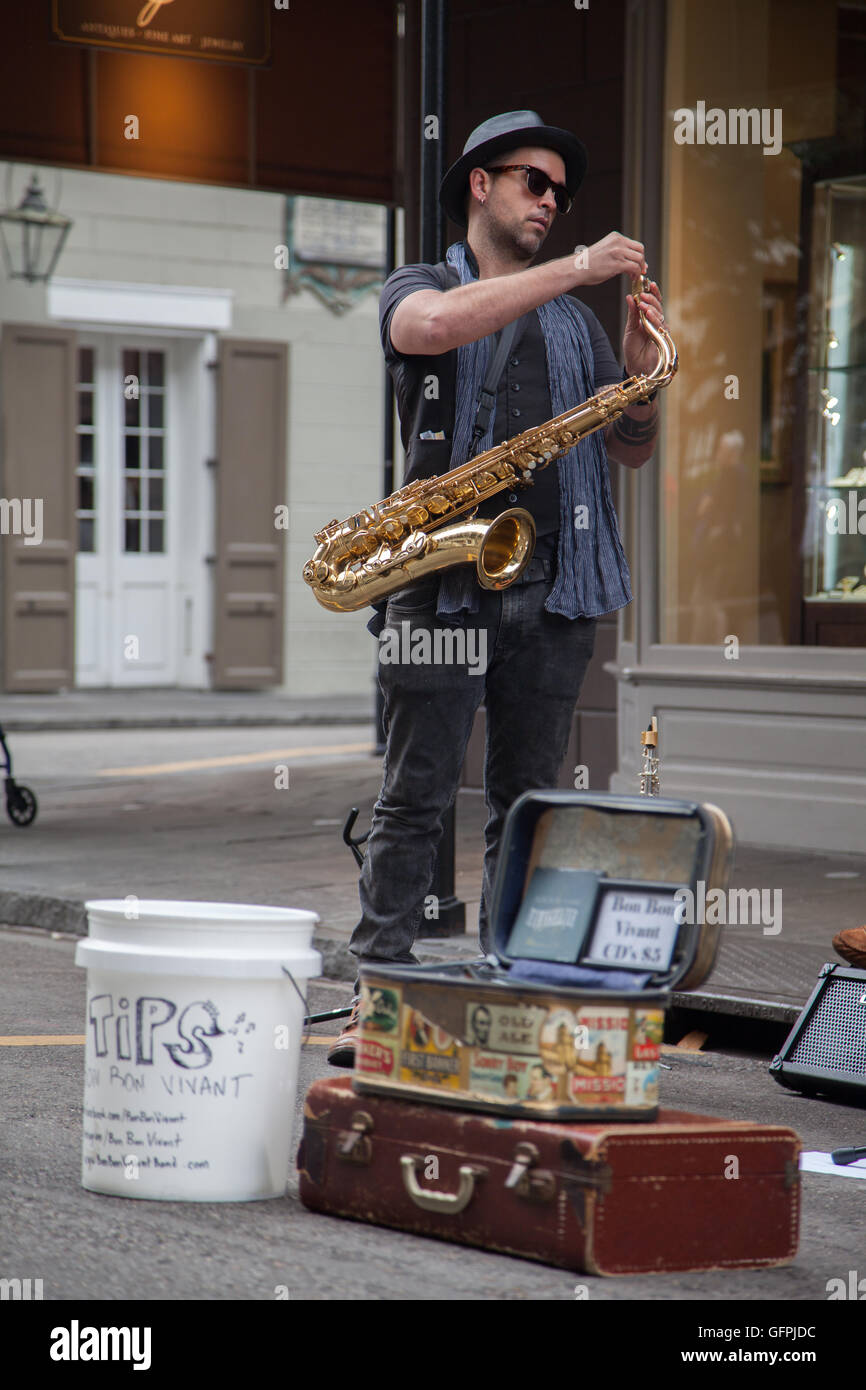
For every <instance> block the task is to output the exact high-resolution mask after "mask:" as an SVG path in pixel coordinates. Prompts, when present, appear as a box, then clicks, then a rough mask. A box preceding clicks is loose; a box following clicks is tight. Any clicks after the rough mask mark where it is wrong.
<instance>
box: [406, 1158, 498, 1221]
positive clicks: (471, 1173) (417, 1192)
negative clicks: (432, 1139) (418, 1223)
mask: <svg viewBox="0 0 866 1390" xmlns="http://www.w3.org/2000/svg"><path fill="white" fill-rule="evenodd" d="M423 1163H424V1159H423V1158H422V1157H421V1155H420V1154H403V1155H402V1157H401V1159H400V1167H401V1168H402V1170H403V1186H404V1187H405V1189H406V1191H407V1192H408V1194H409V1196H410V1197H411V1199H412V1201H413V1202H414V1203H415V1205H416V1207H420V1208H421V1210H422V1211H436V1212H439V1213H441V1214H443V1215H446V1216H457V1215H458V1214H459V1213H460V1212H461V1211H465V1210H466V1208H467V1207H468V1206H469V1203H470V1202H471V1201H472V1197H473V1194H474V1192H475V1180H476V1178H483V1177H486V1176H487V1169H486V1168H479V1167H478V1166H477V1164H469V1163H463V1164H461V1166H460V1186H459V1187H458V1189H457V1191H456V1192H431V1191H430V1190H429V1188H426V1187H419V1186H418V1179H417V1178H416V1176H415V1174H416V1172H417V1170H418V1169H419V1168H420V1167H421V1166H422V1165H423Z"/></svg>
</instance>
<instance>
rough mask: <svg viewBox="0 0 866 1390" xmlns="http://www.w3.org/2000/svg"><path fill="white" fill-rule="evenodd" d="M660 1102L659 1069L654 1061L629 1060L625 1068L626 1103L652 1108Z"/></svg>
mask: <svg viewBox="0 0 866 1390" xmlns="http://www.w3.org/2000/svg"><path fill="white" fill-rule="evenodd" d="M658 1102H659V1069H658V1067H657V1066H656V1065H655V1063H654V1062H629V1063H628V1065H627V1066H626V1069H625V1103H626V1105H629V1106H635V1107H638V1106H639V1107H641V1108H642V1109H647V1110H649V1109H651V1108H652V1107H653V1106H654V1105H658Z"/></svg>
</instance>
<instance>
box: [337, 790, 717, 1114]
mask: <svg viewBox="0 0 866 1390" xmlns="http://www.w3.org/2000/svg"><path fill="white" fill-rule="evenodd" d="M732 848H733V833H732V831H731V827H730V824H729V822H728V819H727V817H726V816H725V814H724V812H722V811H720V810H719V809H718V807H715V806H710V805H700V804H697V803H694V802H689V801H675V800H663V799H662V798H660V797H655V798H649V797H635V796H631V797H629V796H614V795H612V794H610V793H608V792H565V791H530V792H525V793H524V794H523V796H520V797H518V799H517V800H516V801H515V802H514V805H513V806H512V807H511V809H510V810H509V812H508V816H507V819H506V823H505V827H504V830H503V837H502V849H501V851H500V855H499V863H498V867H497V873H496V883H495V886H494V892H493V902H492V907H491V917H490V921H491V931H492V947H493V953H494V954H493V955H492V956H490V957H489V958H488V959H487V960H482V961H478V962H467V963H465V964H460V963H458V964H452V965H445V966H433V967H424V968H421V967H419V966H411V965H374V964H371V963H369V962H365V963H364V964H362V966H361V1023H360V1029H359V1033H358V1051H357V1055H356V1058H355V1074H354V1087H355V1090H356V1091H357V1092H358V1093H359V1094H362V1095H367V1094H375V1095H396V1096H404V1097H412V1098H413V1099H416V1100H423V1101H426V1102H428V1103H430V1104H435V1105H445V1106H449V1107H451V1108H458V1109H459V1108H463V1109H466V1110H477V1111H481V1112H486V1113H490V1114H499V1115H506V1116H509V1117H511V1118H512V1119H518V1118H519V1119H524V1120H535V1119H549V1120H579V1121H581V1122H583V1121H589V1122H595V1121H601V1120H616V1121H617V1122H618V1121H620V1120H631V1121H641V1122H643V1123H649V1122H651V1121H653V1120H655V1119H656V1117H657V1115H658V1106H659V1071H658V1060H659V1048H660V1046H661V1041H662V1035H663V1032H664V1016H665V1008H666V1006H667V1004H668V1002H669V998H670V991H671V990H672V989H678V990H684V989H691V988H694V987H695V986H696V985H699V984H701V982H702V981H703V980H704V979H706V977H707V975H708V974H709V973H710V971H711V969H712V967H713V962H714V960H715V956H716V952H717V950H718V946H719V938H720V932H721V927H720V925H719V923H718V921H717V920H715V921H711V922H707V921H705V920H703V918H704V916H705V915H709V914H703V913H702V912H700V911H699V912H698V913H697V917H698V919H699V920H695V916H696V914H695V911H694V906H695V903H696V902H698V903H703V902H704V900H705V895H706V890H707V888H710V889H724V888H725V887H726V886H727V880H728V873H729V869H730V861H731V853H732ZM723 920H724V919H723Z"/></svg>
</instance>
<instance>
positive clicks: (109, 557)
mask: <svg viewBox="0 0 866 1390" xmlns="http://www.w3.org/2000/svg"><path fill="white" fill-rule="evenodd" d="M172 368H173V363H172V344H171V343H170V342H168V341H163V340H158V339H154V338H149V337H142V338H136V337H135V335H134V334H130V335H128V336H126V335H123V336H121V335H119V334H117V335H116V334H105V335H92V336H91V335H80V336H79V338H78V352H77V386H76V395H77V401H76V405H77V424H76V472H77V479H76V482H77V493H76V503H77V508H76V520H77V531H78V535H77V545H78V551H77V559H76V684H77V685H79V686H101V687H104V686H145V685H163V686H171V685H175V684H176V683H177V680H178V664H179V636H180V634H179V632H178V615H177V611H176V610H177V577H178V574H177V572H178V563H179V556H178V547H179V544H180V531H181V526H180V520H181V519H180V517H179V516H178V514H177V512H178V507H177V505H176V503H177V501H178V500H179V498H180V495H181V494H180V489H179V486H178V478H177V470H178V452H179V451H178V448H177V434H178V430H177V423H178V422H177V415H176V411H177V395H178V392H177V383H176V381H175V379H174V376H173V371H172Z"/></svg>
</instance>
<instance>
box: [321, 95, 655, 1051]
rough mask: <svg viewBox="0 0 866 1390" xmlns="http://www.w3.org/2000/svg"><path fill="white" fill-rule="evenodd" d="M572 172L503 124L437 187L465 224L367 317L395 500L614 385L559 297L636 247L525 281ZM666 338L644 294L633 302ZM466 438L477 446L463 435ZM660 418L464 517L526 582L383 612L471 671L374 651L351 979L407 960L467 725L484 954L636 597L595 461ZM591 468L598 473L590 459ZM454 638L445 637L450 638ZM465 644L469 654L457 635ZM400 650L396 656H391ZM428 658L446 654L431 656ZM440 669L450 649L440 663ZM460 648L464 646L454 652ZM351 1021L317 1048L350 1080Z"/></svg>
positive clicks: (560, 148) (566, 158)
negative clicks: (375, 754)
mask: <svg viewBox="0 0 866 1390" xmlns="http://www.w3.org/2000/svg"><path fill="white" fill-rule="evenodd" d="M585 170H586V152H585V150H584V147H583V145H582V144H581V143H580V141H579V140H577V139H576V138H575V137H574V136H573V135H571V134H569V133H568V132H567V131H564V130H560V129H558V128H556V127H552V126H546V125H545V124H544V122H543V121H542V120H541V117H540V116H539V115H537V113H536V112H534V111H510V112H507V113H505V114H504V115H501V116H495V117H493V118H492V119H491V120H488V121H485V122H484V123H483V124H482V125H480V126H479V127H478V128H477V129H476V130H475V131H473V132H472V134H471V135H470V137H469V139H468V140H467V142H466V145H465V146H464V150H463V154H462V156H461V158H460V159H458V160H457V161H456V163H455V164H454V165H453V166H452V167H451V168H450V169H449V170H448V173H447V174H446V175H445V177H444V179H443V180H442V186H441V189H440V192H439V199H440V203H441V205H442V207H443V209H444V210H445V211H446V212H447V213H448V215H449V217H450V218H451V219H452V221H454V222H456V223H457V224H458V225H459V226H466V227H467V229H468V230H467V235H466V239H465V241H462V242H456V243H455V244H454V245H453V246H451V247H449V250H448V253H447V256H446V261H445V263H443V264H440V265H439V266H425V265H418V266H404V267H401V268H400V269H399V270H397V271H395V272H394V274H393V275H391V276H390V277H389V279H388V281H387V283H386V284H385V286H384V289H383V291H382V297H381V301H380V329H381V335H382V347H383V350H384V353H385V360H386V362H387V364H388V368H389V370H390V372H391V375H392V377H393V379H394V382H395V387H396V392H397V403H398V408H399V412H400V422H401V433H402V437H403V443H404V446H405V448H406V452H407V465H408V466H407V475H406V477H407V481H411V480H413V479H415V478H417V477H433V476H436V475H438V474H441V473H446V472H448V471H449V470H450V469H451V468H453V467H456V466H458V465H460V464H462V463H464V462H465V461H466V459H467V458H468V457H470V456H471V455H472V453H473V452H479V453H480V452H483V451H484V450H485V449H487V448H489V447H491V446H492V445H493V444H498V443H500V442H502V441H504V440H506V439H509V438H511V437H512V436H513V435H515V434H519V433H521V432H522V431H523V430H526V429H528V428H530V427H531V426H533V425H539V424H542V423H543V422H544V421H546V420H549V419H551V418H552V417H553V416H554V415H557V414H559V413H561V412H562V411H563V410H565V409H567V408H569V407H571V406H573V405H577V404H579V402H580V401H582V400H585V399H587V398H588V397H590V396H592V395H594V394H595V393H596V391H597V390H599V389H600V388H601V387H602V386H604V385H607V384H609V383H612V382H615V381H619V380H621V373H620V368H619V366H618V365H617V362H616V358H615V356H614V353H613V350H612V348H611V346H610V343H609V341H608V339H607V337H606V335H605V333H604V331H603V329H602V327H601V325H600V324H599V322H598V320H597V318H596V317H595V315H594V314H593V313H592V312H591V311H590V310H589V309H588V308H586V306H584V305H580V304H579V303H578V302H577V301H575V300H573V299H571V298H570V297H569V296H568V294H567V292H568V291H570V290H572V289H574V288H575V287H577V286H580V285H586V284H599V283H601V282H602V281H605V280H609V279H611V278H612V277H613V276H616V275H627V276H629V277H633V276H636V275H639V274H641V273H643V272H645V271H646V262H645V260H644V254H643V253H644V248H643V246H642V244H641V243H640V242H638V241H632V240H630V239H629V238H628V237H625V236H622V235H621V234H620V233H619V232H610V233H609V234H608V235H607V236H606V237H604V238H603V240H601V241H599V242H597V243H596V244H595V245H594V246H591V247H589V248H588V250H585V251H583V252H582V253H581V254H579V255H577V256H575V255H569V256H565V257H562V258H560V259H558V260H553V261H550V262H548V263H547V264H545V265H540V266H535V267H532V265H531V263H532V261H533V260H534V258H535V256H536V255H537V253H538V251H539V250H540V248H541V246H542V245H543V243H544V241H545V239H546V237H547V235H548V233H549V231H550V228H551V226H552V223H553V219H554V217H555V216H557V215H565V214H566V212H567V211H568V209H569V207H570V204H571V199H572V198H573V197H574V194H575V193H576V192H577V189H578V187H579V185H580V183H581V181H582V179H583V176H584V173H585ZM626 302H627V304H628V322H627V324H626V328H625V334H624V337H623V357H624V361H625V371H626V374H627V375H629V376H630V375H633V374H634V373H637V372H643V371H648V370H650V369H651V368H652V367H653V366H654V365H655V363H656V361H657V351H656V349H655V347H654V345H653V343H652V341H651V339H650V338H649V336H648V335H647V334H646V333H645V332H644V330H643V329H642V327H641V325H640V319H639V315H638V311H637V306H636V304H635V302H634V299H633V298H632V296H630V295H628V296H627V297H626ZM642 307H643V309H644V312H645V314H646V316H647V318H648V320H650V321H651V322H652V323H654V324H656V325H658V324H659V323H661V322H663V319H662V306H661V298H660V296H659V293H658V288H657V286H653V287H652V290H651V294H650V295H649V296H644V297H643V303H642ZM515 320H519V323H518V327H517V330H516V336H515V338H514V341H513V343H512V345H511V349H510V352H509V357H508V362H507V365H506V367H505V369H504V370H503V372H502V376H501V378H500V380H499V383H498V386H497V388H496V395H495V409H494V410H493V412H492V415H490V417H489V418H488V420H487V421H486V422H484V421H483V417H482V418H481V420H480V421H479V417H478V415H477V407H478V404H479V400H480V399H481V388H482V386H483V384H484V377H485V373H486V371H487V368H488V365H489V361H490V342H489V341H488V339H489V338H490V335H493V334H498V333H499V332H500V330H502V329H503V328H505V326H506V325H508V324H511V323H512V322H514V321H515ZM476 424H478V425H479V428H480V429H481V435H480V438H478V437H476ZM656 429H657V408H656V406H655V404H653V403H649V404H642V405H639V406H634V407H631V408H630V409H629V410H628V411H627V412H626V413H625V415H624V416H622V417H620V419H619V420H618V421H616V422H615V423H614V424H612V425H611V426H609V427H608V428H607V429H606V430H605V431H604V435H603V436H602V432H601V431H599V432H597V433H596V434H594V435H592V436H589V437H587V438H586V439H584V440H582V441H581V442H580V443H579V444H578V445H577V447H576V448H574V449H572V450H571V451H570V452H569V453H568V454H567V455H565V456H564V457H563V458H562V459H560V460H559V461H558V463H553V464H549V465H548V467H547V468H546V469H544V470H543V471H539V472H537V474H536V478H535V482H534V485H533V486H532V487H530V488H528V489H526V490H525V491H524V490H521V493H520V495H519V496H518V493H517V492H508V491H503V492H499V493H497V494H496V495H495V496H494V497H492V498H490V499H488V501H487V502H486V503H485V504H482V505H481V506H480V507H479V508H478V514H479V516H481V517H485V518H486V517H491V516H495V515H497V514H498V513H499V512H501V511H503V510H506V509H508V508H510V507H512V506H514V504H515V503H516V502H518V500H519V502H520V504H521V506H523V507H525V508H526V510H528V511H530V512H531V513H532V515H533V517H534V520H535V524H536V531H537V543H536V548H535V552H534V556H533V559H532V561H531V563H530V565H529V567H528V568H527V570H526V571H525V573H524V574H523V575H522V576H521V579H520V580H519V581H518V582H517V583H515V584H513V585H512V586H510V587H509V588H507V589H505V590H502V591H492V590H485V589H482V588H481V586H480V585H479V584H478V581H477V577H476V575H475V571H474V569H473V568H472V567H471V566H469V565H458V566H455V567H454V568H452V569H450V570H446V571H443V573H442V574H441V576H439V575H434V576H431V577H428V578H426V579H422V580H420V581H416V582H415V583H414V584H410V585H408V586H407V587H406V588H404V589H402V590H400V591H398V592H397V593H395V594H393V595H392V596H391V598H390V599H389V600H388V603H387V606H386V609H385V613H384V615H383V614H382V613H381V612H379V613H377V616H376V617H375V618H374V619H373V620H372V621H371V623H370V624H369V627H370V631H371V632H373V633H374V634H375V635H376V636H379V635H380V634H381V635H382V636H383V637H385V636H388V637H389V638H390V637H391V636H392V635H393V633H394V631H395V629H396V630H400V629H403V630H404V631H405V633H406V634H407V635H408V636H409V638H410V640H411V643H412V645H413V647H414V643H415V638H416V636H417V635H419V634H420V635H421V644H420V645H419V647H418V650H422V651H423V650H424V647H423V643H424V634H426V635H427V638H428V639H430V640H429V642H428V650H429V651H431V652H435V651H436V650H437V649H436V646H435V645H434V643H433V641H432V638H433V637H434V636H436V635H437V634H438V636H439V637H440V638H441V637H442V633H441V631H440V629H442V628H457V629H458V630H462V632H463V634H465V642H464V649H463V650H464V656H466V654H467V653H468V651H469V650H470V645H471V649H472V651H473V653H475V654H476V655H477V654H478V653H479V652H483V654H484V658H485V660H484V662H483V669H482V663H479V662H477V661H476V662H475V663H471V662H470V661H469V660H468V659H465V660H463V661H462V662H460V661H456V660H440V661H428V662H427V664H422V665H419V664H417V663H413V662H412V661H411V660H405V658H404V659H403V660H402V661H395V660H394V659H393V649H394V644H393V643H391V644H390V645H389V648H388V650H389V653H390V655H389V657H388V659H387V660H386V659H385V648H384V647H383V648H382V649H381V651H380V657H381V658H382V659H380V663H379V683H380V686H381V689H382V693H383V699H384V725H385V731H386V736H387V747H386V753H385V761H384V769H383V782H382V790H381V792H380V795H379V800H378V801H377V803H376V807H375V809H374V812H373V825H372V829H371V832H370V836H369V839H368V841H367V853H366V858H365V860H364V866H363V869H362V871H361V879H360V884H359V892H360V899H361V919H360V921H359V922H358V924H357V926H356V928H355V931H354V933H353V935H352V939H351V941H350V944H349V949H350V950H351V951H352V953H353V955H354V956H355V957H356V959H357V960H358V962H359V965H360V964H361V963H363V962H364V961H369V962H371V963H373V962H377V963H381V962H382V961H390V962H395V963H408V964H411V963H414V962H415V957H414V956H413V954H412V945H413V942H414V940H415V937H416V934H417V932H418V929H419V927H420V925H421V922H422V919H423V910H424V902H425V898H426V895H427V894H428V892H429V888H430V882H431V877H432V872H433V866H434V861H435V855H436V850H437V846H438V842H439V838H440V836H441V831H442V821H443V817H444V815H445V813H446V811H447V810H448V808H449V806H450V805H451V803H452V802H453V800H454V798H455V796H456V793H457V786H458V781H459V777H460V771H461V768H462V765H463V757H464V753H465V750H466V744H467V742H468V739H469V735H470V733H471V730H472V723H473V719H474V716H475V712H476V710H477V708H478V706H479V705H480V704H481V701H482V700H484V702H485V706H486V711H487V748H486V761H485V793H486V797H487V806H488V810H489V819H488V822H487V825H486V827H485V842H486V853H485V859H484V881H483V890H482V898H481V907H480V911H479V935H480V939H481V945H482V948H483V950H484V951H485V952H486V951H488V950H489V948H490V939H489V930H488V912H489V905H490V898H491V891H492V885H493V876H494V872H495V868H496V860H497V855H498V849H499V838H500V834H501V830H502V825H503V822H504V818H505V814H506V812H507V811H508V808H509V807H510V806H511V804H512V802H513V801H514V800H515V799H516V797H518V796H519V795H520V794H521V793H522V792H524V791H526V790H527V789H528V788H530V787H549V786H555V785H556V783H557V781H558V777H559V769H560V765H561V763H562V759H563V757H564V755H565V750H566V746H567V743H568V736H569V731H570V728H571V722H572V716H573V712H574V706H575V703H576V701H577V697H578V693H579V691H580V686H581V682H582V680H583V677H584V673H585V671H586V668H587V665H588V664H589V659H590V657H591V655H592V648H593V642H594V639H595V626H596V618H597V617H598V616H599V615H601V614H603V613H610V612H613V611H615V610H616V609H618V608H622V607H624V606H625V604H627V603H628V602H630V600H631V597H632V595H631V589H630V582H629V572H628V565H627V563H626V559H625V555H624V553H623V550H622V545H621V542H620V538H619V531H618V527H617V521H616V514H615V512H614V508H613V502H612V499H611V492H610V482H609V478H608V471H607V457H610V458H613V459H614V460H615V461H616V462H618V463H621V464H624V465H625V466H626V467H632V468H637V467H640V465H641V464H643V463H645V462H646V460H647V459H648V458H649V456H650V454H651V453H652V450H653V447H654V440H655V435H656ZM605 449H606V451H607V455H606V454H605ZM452 636H453V634H452ZM470 637H472V638H473V639H474V641H473V642H472V643H471V644H470V641H469V638H470ZM406 646H407V644H405V643H404V646H403V651H404V653H405V650H406ZM439 650H440V652H442V651H444V650H445V643H444V642H441V643H440V646H439ZM448 650H449V652H450V653H451V654H452V656H453V654H454V650H455V646H454V644H452V645H451V646H450V647H449V648H448ZM457 650H458V651H459V648H457ZM355 994H356V1007H355V1009H354V1010H353V1014H352V1017H351V1019H350V1021H349V1024H348V1026H347V1028H346V1030H345V1031H344V1033H343V1034H342V1035H341V1036H340V1038H338V1039H337V1040H336V1042H335V1043H334V1044H333V1045H332V1047H331V1049H330V1051H329V1054H328V1056H329V1060H330V1061H331V1062H332V1063H333V1064H334V1065H336V1066H353V1065H354V1054H355V1030H356V1027H357V1021H358V1008H357V995H358V988H357V985H356V990H355Z"/></svg>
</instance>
